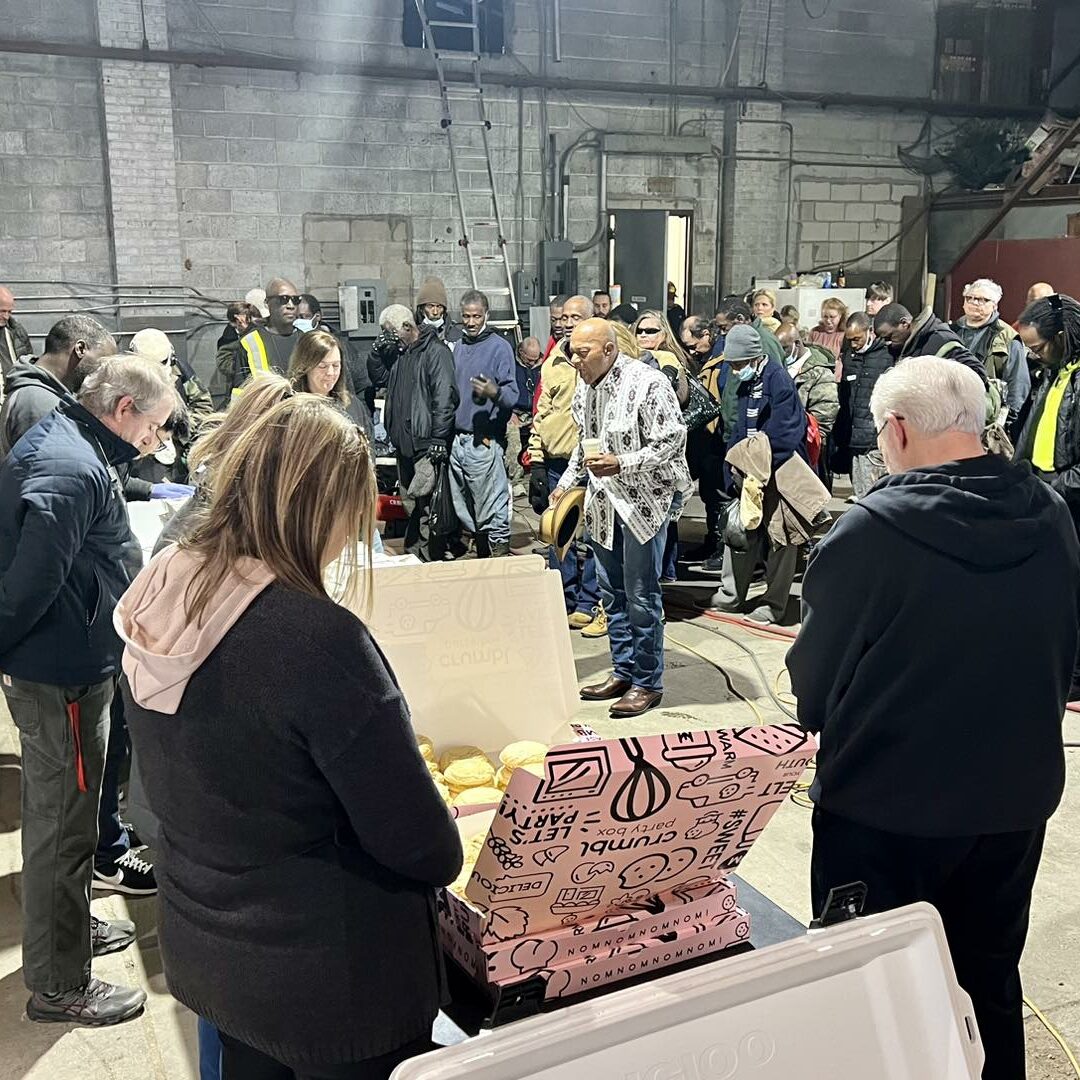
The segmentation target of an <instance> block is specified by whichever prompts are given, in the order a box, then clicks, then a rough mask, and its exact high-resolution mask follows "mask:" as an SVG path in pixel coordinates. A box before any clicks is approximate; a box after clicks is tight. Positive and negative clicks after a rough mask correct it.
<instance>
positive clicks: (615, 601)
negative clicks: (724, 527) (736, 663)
mask: <svg viewBox="0 0 1080 1080" xmlns="http://www.w3.org/2000/svg"><path fill="white" fill-rule="evenodd" d="M667 534H668V530H667V526H666V525H665V526H664V527H663V528H661V529H660V531H659V532H658V533H657V534H656V535H655V536H654V537H653V538H652V539H651V540H649V541H648V542H647V543H644V544H643V543H641V541H639V540H638V538H637V537H636V536H634V534H633V533H632V532H631V531H630V530H629V529H628V528H626V527H625V526H624V525H623V523H622V522H621V521H620V520H619V517H618V515H617V514H616V515H615V534H614V537H613V538H612V549H611V551H608V550H607V548H603V547H601V546H600V545H599V544H598V543H596V541H592V547H593V551H594V552H595V553H596V570H597V574H596V576H597V579H598V580H599V582H600V597H601V599H602V600H603V601H604V610H605V611H606V612H607V619H608V640H609V641H610V642H611V662H612V666H613V667H614V669H615V671H614V674H615V678H616V679H625V680H627V681H628V682H629V683H631V684H632V685H634V686H640V687H643V688H644V689H646V690H662V689H663V688H664V687H663V683H664V624H663V623H662V622H661V621H660V620H661V616H662V615H663V613H664V604H663V598H662V594H661V591H660V567H661V564H662V562H663V558H664V544H665V543H666V542H667Z"/></svg>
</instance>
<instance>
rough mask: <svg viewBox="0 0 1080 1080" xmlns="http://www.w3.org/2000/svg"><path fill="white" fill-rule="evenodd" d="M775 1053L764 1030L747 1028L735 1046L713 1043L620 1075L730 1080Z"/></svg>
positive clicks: (639, 1079) (631, 1079)
mask: <svg viewBox="0 0 1080 1080" xmlns="http://www.w3.org/2000/svg"><path fill="white" fill-rule="evenodd" d="M775 1056H776V1043H775V1042H774V1041H773V1038H772V1036H771V1035H770V1034H769V1033H768V1032H766V1031H748V1032H747V1033H746V1034H745V1035H744V1036H743V1037H742V1038H741V1039H740V1040H739V1042H738V1044H736V1045H732V1044H729V1043H714V1044H713V1045H712V1046H705V1047H702V1049H700V1050H687V1051H686V1052H685V1053H682V1054H677V1055H675V1056H674V1057H671V1058H666V1059H665V1060H663V1061H657V1062H656V1063H655V1064H653V1065H649V1066H648V1067H646V1068H644V1069H635V1070H634V1072H628V1073H625V1074H624V1080H733V1078H734V1077H736V1076H742V1075H745V1070H746V1069H760V1068H761V1067H762V1066H764V1065H768V1064H769V1062H770V1061H772V1059H773V1058H774V1057H775Z"/></svg>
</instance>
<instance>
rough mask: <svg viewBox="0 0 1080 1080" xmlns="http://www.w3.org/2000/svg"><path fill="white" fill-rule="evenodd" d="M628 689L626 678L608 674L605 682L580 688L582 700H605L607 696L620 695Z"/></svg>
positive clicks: (614, 696) (628, 682)
mask: <svg viewBox="0 0 1080 1080" xmlns="http://www.w3.org/2000/svg"><path fill="white" fill-rule="evenodd" d="M629 690H630V681H629V680H628V679H616V678H615V676H614V675H612V676H610V677H609V678H608V679H607V680H606V681H605V682H602V683H593V685H592V686H583V687H582V688H581V700H582V701H607V700H608V699H609V698H617V697H622V696H623V694H626V693H628V692H629Z"/></svg>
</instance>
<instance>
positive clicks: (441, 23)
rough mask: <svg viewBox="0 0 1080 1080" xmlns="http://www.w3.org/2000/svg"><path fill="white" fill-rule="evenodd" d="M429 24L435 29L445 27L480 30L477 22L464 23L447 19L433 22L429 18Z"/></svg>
mask: <svg viewBox="0 0 1080 1080" xmlns="http://www.w3.org/2000/svg"><path fill="white" fill-rule="evenodd" d="M428 26H430V27H432V28H433V29H435V30H441V29H442V28H443V27H446V28H448V29H453V30H479V29H480V28H479V27H478V26H477V25H476V23H464V22H447V21H446V19H438V20H436V21H434V22H432V21H431V20H430V19H429V20H428Z"/></svg>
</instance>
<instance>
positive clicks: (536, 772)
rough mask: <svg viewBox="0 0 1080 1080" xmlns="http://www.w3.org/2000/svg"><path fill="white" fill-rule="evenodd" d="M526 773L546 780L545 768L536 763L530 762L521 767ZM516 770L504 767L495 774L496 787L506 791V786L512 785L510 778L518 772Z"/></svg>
mask: <svg viewBox="0 0 1080 1080" xmlns="http://www.w3.org/2000/svg"><path fill="white" fill-rule="evenodd" d="M520 767H521V768H522V769H524V770H525V771H526V772H530V773H532V774H533V776H538V777H540V779H541V780H542V779H543V778H544V766H543V765H540V764H537V763H536V762H534V761H530V762H529V763H528V764H527V765H522V766H520ZM516 771H517V770H516V769H511V768H510V767H509V766H508V765H503V766H502V767H501V768H500V769H499V771H498V772H497V773H496V774H495V786H496V787H498V788H501V789H502V790H503V791H505V790H506V785H507V784H509V783H510V777H511V776H513V774H514V773H515V772H516Z"/></svg>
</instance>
